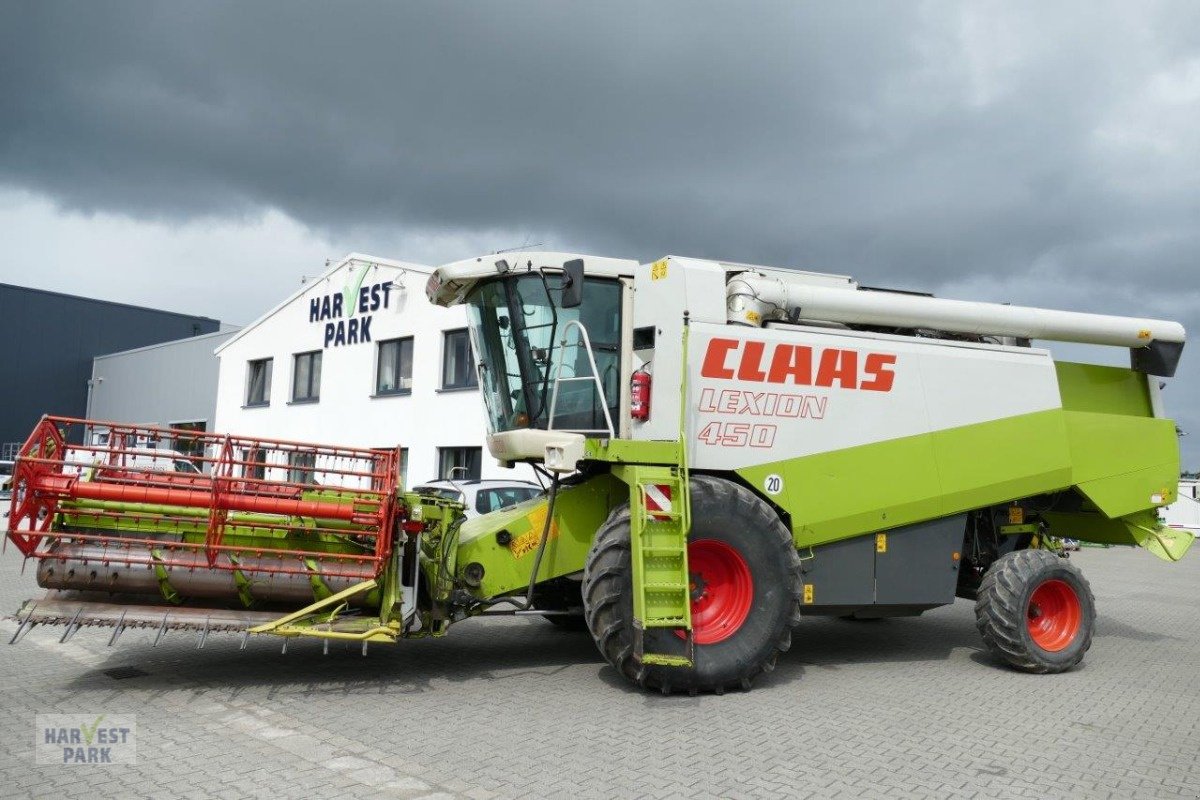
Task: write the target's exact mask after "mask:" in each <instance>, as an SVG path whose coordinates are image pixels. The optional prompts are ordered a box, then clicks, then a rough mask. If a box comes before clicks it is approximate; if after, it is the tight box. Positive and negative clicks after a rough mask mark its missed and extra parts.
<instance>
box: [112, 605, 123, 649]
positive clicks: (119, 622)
mask: <svg viewBox="0 0 1200 800" xmlns="http://www.w3.org/2000/svg"><path fill="white" fill-rule="evenodd" d="M126 613H127V612H125V611H122V612H121V618H120V619H119V620H117V625H116V627H115V628H113V633H112V636H111V637H110V638H109V640H108V646H109V647H112V646H113V645H114V644H116V643H117V638H118V637H120V635H121V634H122V633H124V631H125V614H126Z"/></svg>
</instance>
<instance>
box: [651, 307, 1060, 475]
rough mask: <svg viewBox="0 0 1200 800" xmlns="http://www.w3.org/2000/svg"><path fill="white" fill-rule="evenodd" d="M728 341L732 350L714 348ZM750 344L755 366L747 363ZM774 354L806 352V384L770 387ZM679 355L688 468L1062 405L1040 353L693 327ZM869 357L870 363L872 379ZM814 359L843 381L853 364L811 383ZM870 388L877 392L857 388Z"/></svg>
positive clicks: (806, 331)
mask: <svg viewBox="0 0 1200 800" xmlns="http://www.w3.org/2000/svg"><path fill="white" fill-rule="evenodd" d="M713 340H718V342H717V345H716V349H717V352H718V353H721V354H722V355H721V356H720V357H719V358H718V359H715V360H714V359H713V358H712V357H709V356H708V353H709V348H710V345H711V344H712V342H713ZM728 340H736V341H737V342H738V345H737V347H736V348H731V349H725V348H724V347H723V346H721V342H722V341H728ZM748 343H755V344H751V346H750V347H749V348H748V347H747V344H748ZM759 344H761V346H762V353H763V354H762V357H761V358H757V357H756V356H755V355H754V353H753V351H754V350H755V348H756V347H757V346H758V345H759ZM781 345H782V346H783V347H802V348H808V349H810V350H811V353H812V376H811V382H808V383H806V382H803V381H801V382H800V383H797V382H796V381H795V380H794V379H793V378H791V377H788V378H785V379H783V380H780V381H776V382H772V381H771V380H770V379H771V378H772V376H771V374H770V372H771V364H772V360H773V354H774V353H775V352H776V348H777V347H778V346H781ZM689 350H690V358H689V373H690V378H689V391H688V400H687V404H688V408H689V409H690V410H691V412H692V414H691V415H690V419H689V420H688V431H687V434H688V440H689V441H690V442H691V445H692V446H691V449H690V453H691V465H692V466H693V467H695V468H697V469H720V470H727V469H738V468H742V467H748V466H754V465H757V464H762V463H764V462H770V461H779V460H783V459H789V458H800V457H804V456H810V455H815V454H818V453H827V452H831V451H835V450H843V449H845V448H849V447H856V446H858V445H864V444H871V443H874V442H880V441H886V440H890V439H899V438H902V437H906V436H915V435H919V434H927V433H930V432H933V431H938V430H946V429H949V428H956V427H960V426H963V425H972V424H977V423H982V422H989V421H993V420H997V419H1002V418H1005V417H1012V416H1016V415H1020V414H1028V413H1033V412H1037V411H1046V410H1050V409H1056V408H1060V407H1061V397H1060V395H1059V390H1058V379H1057V377H1056V374H1055V369H1054V364H1053V361H1052V360H1051V358H1050V354H1049V352H1048V351H1045V350H1039V349H1031V348H1017V347H1004V346H999V345H994V346H993V345H978V344H965V343H958V342H943V341H937V340H930V339H912V338H908V337H901V336H888V335H882V334H866V333H847V332H836V333H831V332H826V331H823V330H821V329H813V328H800V327H791V326H788V327H787V328H767V329H761V330H760V329H753V328H745V327H734V326H725V325H722V326H717V325H711V324H698V325H694V326H693V327H692V334H691V338H690V344H689ZM833 351H838V354H837V355H836V356H826V355H825V354H826V353H831V352H833ZM848 353H854V354H855V355H853V356H849V355H846V354H848ZM873 356H874V357H876V358H877V360H878V362H879V363H877V364H875V366H876V367H877V369H876V370H875V372H874V373H871V372H869V371H868V370H866V365H867V364H868V363H869V361H868V360H869V359H871V358H872V357H873ZM825 358H829V359H830V361H831V363H834V359H835V358H836V363H837V364H839V365H841V366H842V367H843V372H842V375H843V376H845V375H846V374H847V373H848V372H849V370H845V366H846V363H847V362H848V361H849V360H853V361H855V362H856V369H855V370H854V374H855V376H856V377H854V378H853V379H849V380H841V379H835V380H832V381H826V382H827V383H832V385H825V386H822V385H817V383H818V382H820V381H821V375H820V373H821V362H822V359H825ZM893 359H894V361H893ZM888 371H890V372H891V374H892V377H891V379H890V385H889V386H887V388H886V389H884V388H882V386H883V385H884V384H886V383H888V382H889V380H888V379H887V377H886V376H885V375H884V373H886V372H888ZM705 372H708V373H709V374H707V375H706V374H704V373H705ZM716 372H721V373H723V374H722V375H717V374H714V373H716ZM729 372H732V373H733V374H732V375H731V376H730V375H728V373H729ZM739 373H740V377H739ZM758 374H765V375H764V378H763V379H762V380H756V379H755V377H756V376H757V375H758ZM829 374H832V372H831V373H829ZM775 377H779V376H775ZM655 380H656V382H657V376H656V378H655ZM872 383H874V384H875V385H876V386H877V387H879V388H875V389H869V388H861V387H863V386H865V385H869V384H872ZM844 384H848V385H844ZM852 387H853V388H852ZM655 389H656V390H657V385H656V386H655ZM718 434H719V436H718ZM743 439H744V441H743Z"/></svg>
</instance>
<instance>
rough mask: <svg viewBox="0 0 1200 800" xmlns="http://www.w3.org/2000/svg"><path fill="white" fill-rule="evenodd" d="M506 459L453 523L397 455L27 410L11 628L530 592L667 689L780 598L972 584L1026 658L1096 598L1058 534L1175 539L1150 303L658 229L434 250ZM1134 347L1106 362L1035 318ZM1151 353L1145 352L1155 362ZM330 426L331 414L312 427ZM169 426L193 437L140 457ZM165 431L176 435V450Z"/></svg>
mask: <svg viewBox="0 0 1200 800" xmlns="http://www.w3.org/2000/svg"><path fill="white" fill-rule="evenodd" d="M427 292H428V294H429V297H430V299H431V300H432V301H433V302H435V303H438V304H441V305H455V304H465V305H466V306H467V310H468V318H469V329H470V334H471V339H472V345H473V348H474V353H475V357H476V359H477V362H478V364H477V367H478V373H479V383H480V389H481V393H482V395H483V400H484V402H485V405H486V410H487V418H488V424H489V434H488V448H489V450H490V451H491V453H492V455H493V456H495V457H496V458H497V459H498V460H500V461H501V462H503V463H514V462H528V463H531V464H532V465H533V466H534V468H535V469H537V470H539V471H540V472H541V474H542V475H543V476H544V477H545V478H546V480H547V481H549V483H550V486H549V491H548V493H547V494H546V495H545V496H543V497H542V498H540V499H535V500H531V501H528V502H526V503H523V504H521V505H518V506H514V507H512V508H508V509H504V510H502V511H498V512H495V513H492V514H488V515H485V516H482V517H476V518H473V519H470V520H464V517H463V514H462V509H461V507H460V506H458V505H457V504H455V503H452V502H449V501H445V500H440V499H437V498H432V497H422V496H418V495H415V494H411V493H406V492H404V491H403V489H402V487H400V486H398V485H397V474H396V473H397V466H398V462H397V452H396V451H395V450H361V449H354V448H339V447H328V446H317V445H304V444H298V443H293V442H278V441H267V440H262V439H253V438H245V437H233V436H223V435H216V434H208V435H199V436H198V435H196V434H194V433H191V432H185V431H170V430H155V429H148V428H140V427H136V426H123V425H115V424H106V423H95V422H88V421H84V420H67V419H56V418H46V419H45V420H43V422H42V423H41V424H40V425H39V426H38V428H37V430H36V431H35V432H34V434H33V436H31V437H30V440H29V442H28V443H27V444H26V445H25V449H24V450H23V451H22V454H21V458H20V461H19V463H18V467H17V472H16V475H15V481H16V484H17V485H16V487H15V488H16V491H15V492H14V500H13V511H14V514H13V517H12V530H11V531H10V533H9V536H10V538H11V539H12V540H13V542H14V543H16V544H17V546H18V547H19V548H20V550H21V552H22V553H23V554H24V555H25V556H27V557H32V558H35V559H37V561H38V582H39V584H40V585H41V586H43V587H45V588H47V589H48V590H50V591H49V593H48V594H47V596H46V597H45V598H43V599H40V600H36V601H30V602H29V603H27V604H26V606H25V608H24V609H23V610H22V611H21V615H20V619H21V621H22V623H23V625H22V628H21V630H20V631H18V635H17V637H16V638H19V637H20V636H21V635H22V634H23V633H24V631H26V630H28V629H29V627H31V626H33V625H36V624H50V623H57V624H65V625H67V626H68V628H67V633H66V634H65V635H64V638H65V637H66V636H70V635H71V634H73V633H74V631H75V630H77V629H78V628H79V627H80V626H82V625H88V624H92V625H108V626H111V627H112V628H113V634H112V637H113V639H114V640H115V639H116V637H117V636H119V635H120V631H121V630H122V629H123V628H124V627H128V626H131V625H140V626H146V627H157V628H158V629H159V637H161V636H162V635H163V634H164V633H165V631H167V630H169V629H171V628H190V629H194V630H196V631H198V632H199V637H200V641H201V643H202V642H203V641H204V639H205V638H206V637H207V636H208V633H209V632H210V631H214V630H236V631H241V632H242V633H243V635H244V636H249V635H251V634H274V635H280V636H284V637H297V636H307V637H317V638H323V639H325V640H329V639H343V640H352V641H356V642H358V641H361V642H363V645H364V647H365V646H366V643H367V642H371V641H396V640H399V639H403V638H411V637H416V636H427V635H441V634H443V633H445V631H446V630H447V628H448V627H449V626H450V625H451V624H452V623H454V622H455V621H458V620H461V619H464V618H468V617H472V616H486V615H496V614H540V615H545V616H546V617H547V618H548V619H550V620H551V621H552V622H555V623H556V624H559V625H562V626H564V627H571V626H576V627H584V626H586V627H587V629H588V630H589V631H590V632H591V635H592V637H593V638H594V639H595V641H596V644H597V646H598V647H599V649H600V651H601V652H602V653H603V654H604V657H605V658H606V659H607V660H608V661H609V662H610V663H611V664H612V665H613V666H614V667H615V668H616V669H617V670H618V671H619V672H620V673H621V674H622V675H625V676H626V677H628V678H629V679H630V680H633V681H636V682H638V683H639V684H641V685H642V686H644V687H647V688H652V689H656V690H659V691H663V692H672V691H687V692H699V691H714V692H722V691H725V690H726V689H730V688H748V687H749V686H750V684H751V683H752V682H753V681H754V680H755V679H756V678H757V677H758V676H759V675H761V674H762V673H764V672H768V671H769V670H770V669H771V668H772V667H773V666H774V664H775V660H776V658H777V657H778V655H779V654H780V653H781V652H783V651H785V650H786V649H787V648H788V646H789V645H790V642H791V638H792V636H793V635H797V636H802V635H803V625H802V624H800V625H799V627H797V625H798V623H801V622H802V620H803V618H804V617H805V616H817V615H835V616H841V617H849V618H858V619H861V618H873V617H888V616H912V615H918V614H920V613H922V612H923V611H925V610H928V609H930V608H935V607H937V606H941V605H945V604H948V603H951V602H953V601H954V599H955V598H956V597H962V598H968V599H971V600H974V601H975V603H976V606H975V607H976V616H977V621H978V626H979V629H980V631H981V633H982V635H983V639H984V642H985V643H986V644H987V646H988V647H989V649H990V650H991V651H992V652H993V653H994V654H995V655H996V656H997V658H999V659H1001V660H1003V661H1005V662H1006V663H1008V664H1010V665H1012V666H1013V667H1015V668H1018V669H1023V670H1027V671H1032V672H1059V671H1062V670H1065V669H1069V668H1071V667H1072V666H1074V665H1075V664H1077V663H1079V661H1080V660H1081V659H1082V658H1083V656H1084V653H1085V652H1086V650H1087V649H1088V646H1089V645H1090V642H1091V632H1092V627H1093V622H1094V617H1095V604H1094V600H1093V597H1092V594H1091V590H1090V588H1089V587H1088V584H1087V582H1086V580H1085V579H1084V578H1083V576H1082V575H1081V574H1080V572H1079V570H1078V569H1076V568H1075V567H1074V565H1072V564H1071V563H1070V562H1069V561H1067V560H1065V559H1064V558H1063V557H1061V553H1060V552H1059V550H1058V549H1057V548H1056V546H1055V542H1056V540H1057V539H1058V538H1064V537H1069V538H1073V539H1080V540H1084V541H1092V542H1104V543H1110V544H1128V545H1139V546H1143V547H1145V548H1146V549H1148V550H1150V551H1151V552H1153V553H1154V554H1156V555H1158V556H1160V557H1162V558H1165V559H1167V560H1178V559H1179V558H1181V557H1182V556H1183V555H1184V552H1185V551H1186V550H1187V548H1188V546H1189V545H1190V544H1191V537H1190V536H1188V535H1187V534H1184V533H1181V532H1178V531H1172V530H1171V529H1169V528H1166V527H1164V526H1162V525H1161V524H1160V523H1159V522H1158V519H1157V509H1158V508H1159V507H1161V506H1164V505H1166V504H1169V503H1170V502H1171V501H1172V500H1173V499H1174V493H1175V487H1176V484H1177V480H1178V476H1179V457H1178V447H1177V442H1176V433H1175V426H1174V423H1173V422H1172V421H1171V420H1170V419H1168V418H1167V417H1166V414H1165V411H1164V407H1163V398H1162V393H1161V387H1160V382H1159V377H1170V376H1171V375H1173V374H1174V371H1175V368H1176V365H1177V363H1178V361H1179V356H1180V353H1181V351H1182V348H1183V344H1184V338H1185V337H1184V331H1183V329H1182V327H1181V326H1179V325H1178V324H1176V323H1173V322H1167V321H1161V320H1153V319H1140V318H1126V317H1112V316H1102V315H1093V314H1079V313H1074V312H1070V313H1068V312H1058V311H1052V310H1046V309H1031V308H1020V307H1014V306H1003V305H995V304H987V303H965V302H962V301H949V300H940V299H938V298H934V297H929V296H924V295H914V294H912V293H902V292H893V291H887V290H880V289H868V288H865V287H861V286H859V285H858V284H857V283H856V282H855V281H854V280H852V279H851V278H848V277H846V276H839V275H826V274H820V273H810V272H799V271H793V270H780V269H770V268H765V267H756V266H748V265H744V264H726V263H720V262H712V261H700V260H695V259H681V258H675V257H669V258H665V259H660V260H659V261H656V262H653V263H649V264H638V263H636V262H633V261H624V260H619V259H609V258H597V257H590V256H574V255H571V254H562V253H542V252H530V253H506V254H504V255H503V256H490V257H481V258H476V259H471V260H468V261H463V262H459V263H455V264H450V265H447V266H444V267H441V268H440V269H438V270H436V271H435V272H434V274H433V275H432V276H431V278H430V280H429V284H428V287H427ZM1035 339H1048V340H1056V341H1072V342H1087V343H1091V344H1100V345H1106V346H1112V347H1121V348H1128V349H1129V351H1130V354H1131V357H1130V367H1129V368H1128V369H1121V368H1114V367H1099V366H1092V365H1086V364H1073V363H1066V362H1055V361H1054V360H1053V358H1052V357H1051V355H1050V353H1049V352H1048V351H1046V350H1043V349H1039V348H1036V347H1033V346H1031V340H1035ZM1156 376H1159V377H1156ZM334 438H336V432H334ZM161 443H174V446H176V447H178V448H179V449H182V450H186V451H187V452H190V453H197V454H198V455H195V456H190V457H189V458H188V460H187V461H186V463H174V462H172V463H171V464H170V465H169V466H167V465H164V464H162V463H161V462H162V456H160V455H156V453H157V452H161V451H157V450H156V447H157V446H158V445H159V444H161ZM180 443H182V444H186V445H187V447H182V446H181V444H180Z"/></svg>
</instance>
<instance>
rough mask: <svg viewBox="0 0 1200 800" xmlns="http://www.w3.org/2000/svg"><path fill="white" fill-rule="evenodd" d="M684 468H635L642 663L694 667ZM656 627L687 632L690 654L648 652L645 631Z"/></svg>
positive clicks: (636, 607)
mask: <svg viewBox="0 0 1200 800" xmlns="http://www.w3.org/2000/svg"><path fill="white" fill-rule="evenodd" d="M682 472H683V470H681V469H679V468H676V467H658V466H637V467H633V468H632V480H631V483H630V485H631V487H632V488H633V492H632V493H631V494H632V495H633V498H632V499H633V502H632V503H631V509H630V512H631V513H630V528H631V530H630V550H631V552H632V562H633V619H634V622H633V625H634V656H635V658H637V659H638V660H639V661H641V662H642V663H643V664H657V665H661V666H669V667H690V666H692V656H693V651H694V646H693V641H692V598H691V581H690V577H689V574H688V557H687V531H688V528H689V527H690V525H691V520H690V519H688V517H689V516H690V515H689V511H688V508H689V505H690V504H689V503H688V502H687V499H688V498H687V491H688V490H687V479H686V477H685V476H684V475H682V474H681V473H682ZM651 628H670V629H675V630H680V631H683V632H684V633H685V645H686V650H685V654H684V655H674V654H667V653H647V652H645V645H644V633H645V631H646V630H648V629H651Z"/></svg>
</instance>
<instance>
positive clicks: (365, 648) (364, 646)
mask: <svg viewBox="0 0 1200 800" xmlns="http://www.w3.org/2000/svg"><path fill="white" fill-rule="evenodd" d="M366 657H367V641H366V640H365V639H364V640H363V658H366Z"/></svg>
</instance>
